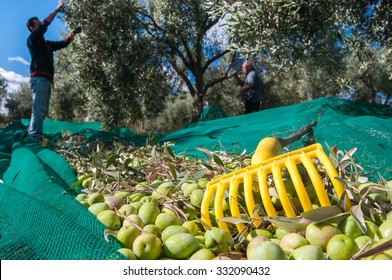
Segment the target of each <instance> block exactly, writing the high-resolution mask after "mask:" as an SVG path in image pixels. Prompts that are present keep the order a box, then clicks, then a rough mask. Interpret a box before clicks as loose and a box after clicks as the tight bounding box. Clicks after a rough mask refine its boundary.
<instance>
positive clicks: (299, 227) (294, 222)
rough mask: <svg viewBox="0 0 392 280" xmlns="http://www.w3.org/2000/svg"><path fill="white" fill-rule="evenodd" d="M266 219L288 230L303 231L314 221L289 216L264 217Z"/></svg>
mask: <svg viewBox="0 0 392 280" xmlns="http://www.w3.org/2000/svg"><path fill="white" fill-rule="evenodd" d="M263 219H264V220H267V221H269V222H271V223H272V224H274V225H276V226H278V227H280V228H282V229H284V230H287V231H289V232H301V231H304V230H305V229H306V227H307V226H308V225H309V224H310V223H312V221H304V220H303V219H301V218H298V217H296V218H287V217H279V216H274V217H263Z"/></svg>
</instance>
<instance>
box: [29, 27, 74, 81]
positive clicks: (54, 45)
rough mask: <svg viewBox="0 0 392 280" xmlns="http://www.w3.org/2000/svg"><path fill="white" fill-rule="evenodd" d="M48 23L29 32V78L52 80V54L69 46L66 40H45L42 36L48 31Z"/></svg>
mask: <svg viewBox="0 0 392 280" xmlns="http://www.w3.org/2000/svg"><path fill="white" fill-rule="evenodd" d="M48 26H49V23H48V22H47V21H45V20H44V21H43V23H42V24H41V25H40V26H39V27H38V28H36V29H35V30H34V31H32V32H31V34H30V36H29V38H28V39H27V47H28V48H29V52H30V55H31V64H30V75H31V77H37V76H43V77H46V78H49V79H53V76H54V63H53V52H55V51H57V50H60V49H62V48H65V47H67V46H68V45H69V44H70V41H69V40H68V39H65V40H61V41H48V40H45V38H44V34H45V32H46V30H47V29H48Z"/></svg>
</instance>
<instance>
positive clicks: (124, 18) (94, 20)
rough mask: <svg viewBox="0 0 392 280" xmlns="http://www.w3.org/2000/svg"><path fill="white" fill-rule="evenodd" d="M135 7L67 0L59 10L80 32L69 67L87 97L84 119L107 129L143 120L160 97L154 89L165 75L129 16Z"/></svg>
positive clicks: (128, 2)
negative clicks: (97, 122) (145, 112)
mask: <svg viewBox="0 0 392 280" xmlns="http://www.w3.org/2000/svg"><path fill="white" fill-rule="evenodd" d="M134 2H135V1H133V0H116V1H113V0H99V1H98V0H85V1H71V0H68V1H66V6H65V10H64V20H65V22H66V23H67V25H68V26H69V27H70V28H74V27H75V26H77V25H80V26H81V27H82V33H81V34H80V36H78V37H77V40H76V41H75V42H74V45H75V46H74V48H73V52H74V55H73V63H74V70H75V71H77V73H78V79H77V82H79V83H80V84H81V86H82V88H83V89H84V91H85V94H86V102H87V107H88V108H87V109H88V110H87V111H88V115H89V116H90V117H91V118H92V119H94V120H99V121H103V122H105V123H106V124H108V125H109V127H110V126H113V125H119V124H120V122H122V121H134V120H137V119H140V118H142V113H143V112H142V111H143V108H145V107H146V106H150V105H151V102H150V100H151V96H155V97H156V98H157V99H159V97H160V96H161V95H162V94H163V93H162V91H161V89H162V87H156V85H157V84H160V82H161V81H162V80H164V78H165V72H164V69H163V68H162V67H161V65H160V64H157V60H155V59H154V57H152V56H151V44H150V42H149V41H148V39H147V38H146V37H145V36H144V34H143V32H142V30H143V29H142V28H141V26H140V23H139V22H138V21H136V20H135V19H134V17H133V15H134V13H135V3H134ZM151 69H152V70H151ZM150 75H154V77H151V76H150ZM151 80H153V81H154V82H151ZM163 89H165V90H166V92H165V93H167V91H168V90H169V89H167V88H166V87H163ZM155 90H157V91H158V92H155ZM152 105H154V106H157V104H155V103H153V104H152ZM147 111H148V109H147Z"/></svg>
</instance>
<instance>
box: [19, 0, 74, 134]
mask: <svg viewBox="0 0 392 280" xmlns="http://www.w3.org/2000/svg"><path fill="white" fill-rule="evenodd" d="M62 7H63V2H61V3H60V4H59V5H58V6H57V8H56V9H55V10H54V11H53V12H52V13H51V14H50V15H49V16H47V17H46V18H45V19H44V20H43V21H42V22H41V21H40V20H39V19H38V18H37V17H32V18H30V19H29V20H28V21H27V23H26V24H27V28H28V29H29V31H30V32H31V33H30V36H29V37H28V39H27V47H28V48H29V52H30V55H31V64H30V87H31V92H32V97H33V106H32V111H31V119H30V125H29V127H28V130H27V133H28V135H29V136H31V137H32V138H33V139H36V140H38V141H39V140H41V139H42V137H43V121H44V118H45V117H46V115H47V114H48V111H49V101H50V95H51V85H52V82H53V77H54V63H53V53H54V52H55V51H57V50H60V49H62V48H65V47H67V46H68V45H69V44H70V43H71V42H72V40H73V39H74V37H75V34H77V33H78V32H80V30H77V29H74V30H72V31H71V33H69V35H68V36H67V37H66V39H64V40H61V41H48V40H45V37H44V34H45V32H46V30H47V29H48V26H49V25H50V23H51V22H52V21H53V19H54V18H55V17H56V15H57V14H58V13H59V11H60V10H61V8H62Z"/></svg>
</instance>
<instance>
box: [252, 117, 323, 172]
mask: <svg viewBox="0 0 392 280" xmlns="http://www.w3.org/2000/svg"><path fill="white" fill-rule="evenodd" d="M316 125H317V121H312V122H311V123H310V124H308V125H305V126H303V127H301V128H300V129H299V130H298V131H297V132H295V133H293V134H291V135H290V136H288V137H285V138H278V137H267V138H264V139H262V140H261V141H260V142H259V144H258V145H257V148H256V150H255V152H254V154H253V156H252V160H251V164H252V165H253V164H259V163H261V162H262V161H264V160H267V159H270V158H273V157H275V156H277V155H279V153H280V150H281V149H282V148H283V147H286V146H288V145H290V144H292V143H294V142H295V141H297V140H299V139H301V138H302V136H304V135H305V134H307V133H309V132H311V131H312V128H313V127H314V126H316Z"/></svg>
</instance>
